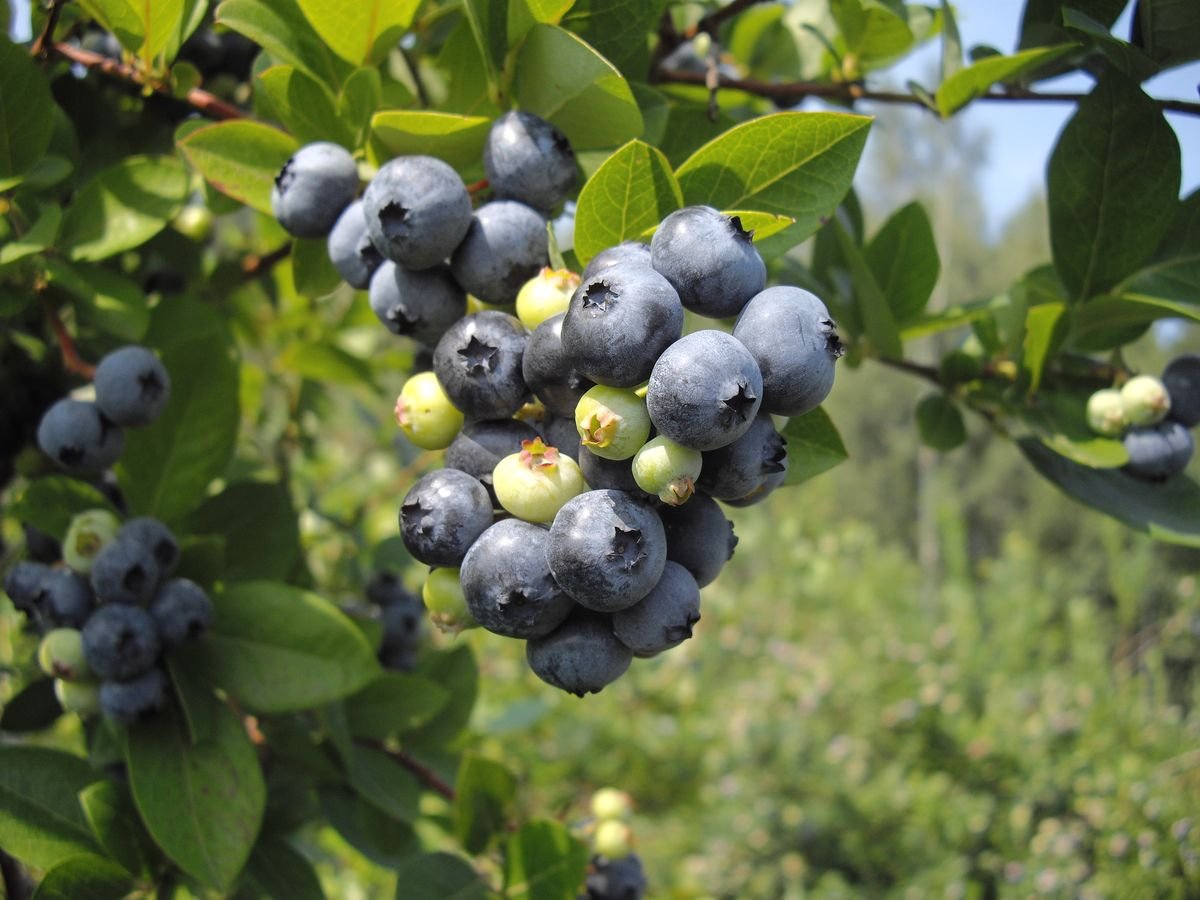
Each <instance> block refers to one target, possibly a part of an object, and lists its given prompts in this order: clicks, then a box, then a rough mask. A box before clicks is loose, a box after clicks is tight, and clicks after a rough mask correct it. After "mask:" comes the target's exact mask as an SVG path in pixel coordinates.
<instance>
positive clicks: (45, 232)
mask: <svg viewBox="0 0 1200 900" xmlns="http://www.w3.org/2000/svg"><path fill="white" fill-rule="evenodd" d="M3 102H4V101H3V100H0V104H2V103H3ZM62 219H63V211H62V207H61V206H55V205H50V206H47V207H45V208H44V209H43V210H42V212H41V214H40V215H39V216H38V217H37V221H36V222H34V223H33V225H32V226H31V227H30V228H29V230H28V231H26V232H25V234H23V235H21V236H20V237H13V238H12V239H11V240H9V241H8V242H7V243H5V244H3V245H2V246H0V266H7V265H9V264H10V263H14V262H16V261H17V260H19V259H24V258H25V257H27V256H33V254H35V253H41V252H42V251H43V250H45V249H46V248H47V247H49V246H50V245H51V244H53V243H54V239H55V238H56V237H58V229H59V226H60V225H62Z"/></svg>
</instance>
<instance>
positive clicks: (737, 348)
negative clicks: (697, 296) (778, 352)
mask: <svg viewBox="0 0 1200 900" xmlns="http://www.w3.org/2000/svg"><path fill="white" fill-rule="evenodd" d="M762 396H763V382H762V375H761V374H760V373H759V371H758V364H757V363H756V362H755V361H754V357H752V356H751V355H750V351H749V350H747V349H746V348H745V347H744V346H743V345H742V344H741V342H739V341H738V340H737V339H736V338H734V337H732V336H731V335H728V334H726V333H725V332H723V331H713V330H705V331H694V332H692V333H691V334H689V335H687V336H685V337H682V338H680V339H679V340H678V341H676V342H675V343H674V344H672V345H671V346H670V347H668V348H667V349H666V351H665V352H664V353H663V355H662V356H661V357H659V360H658V362H657V363H655V364H654V370H653V371H652V372H651V373H650V385H649V388H648V389H647V391H646V409H647V410H648V411H649V413H650V421H651V422H653V423H654V427H655V428H656V429H658V432H659V434H663V435H666V436H667V437H669V438H670V439H671V440H673V441H674V442H675V443H677V444H681V445H683V446H684V447H689V448H691V449H692V450H700V451H705V450H715V449H717V448H718V447H724V446H725V445H726V444H731V443H733V442H734V441H736V440H737V439H738V438H740V437H741V436H742V435H743V434H745V433H746V432H747V431H748V430H749V429H750V426H751V425H752V424H753V423H754V417H755V416H756V415H758V410H759V406H760V404H761V403H762Z"/></svg>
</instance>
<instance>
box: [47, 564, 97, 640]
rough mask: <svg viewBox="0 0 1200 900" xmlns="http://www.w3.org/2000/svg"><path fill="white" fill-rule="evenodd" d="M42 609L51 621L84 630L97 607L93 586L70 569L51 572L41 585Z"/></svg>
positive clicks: (48, 620)
mask: <svg viewBox="0 0 1200 900" xmlns="http://www.w3.org/2000/svg"><path fill="white" fill-rule="evenodd" d="M37 603H38V608H39V610H40V612H41V614H42V616H43V617H44V618H45V619H46V621H47V622H50V623H53V624H55V625H59V626H65V627H67V628H82V627H83V625H84V623H85V622H87V621H88V617H89V616H91V614H92V610H94V609H95V608H96V598H95V595H94V594H93V593H92V588H91V585H89V584H88V582H87V579H86V578H84V577H83V576H82V575H79V574H77V573H75V572H72V571H71V570H70V569H51V570H50V571H49V572H48V573H47V574H46V577H45V579H44V580H43V581H42V584H41V593H40V594H39V596H38V598H37Z"/></svg>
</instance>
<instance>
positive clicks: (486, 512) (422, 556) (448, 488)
mask: <svg viewBox="0 0 1200 900" xmlns="http://www.w3.org/2000/svg"><path fill="white" fill-rule="evenodd" d="M491 524H492V498H491V497H490V496H489V495H488V492H487V489H486V488H485V487H484V486H483V484H482V483H480V481H479V479H477V478H475V477H473V476H471V475H468V474H467V473H466V472H460V471H459V470H458V469H438V470H436V471H434V472H430V473H429V474H427V475H423V476H422V477H421V478H420V479H418V481H417V482H416V484H414V485H413V486H412V488H411V489H410V490H409V492H408V494H407V495H405V497H404V503H403V504H401V506H400V536H401V538H402V539H403V540H404V546H405V547H406V548H407V549H408V552H409V553H411V554H412V555H413V557H414V558H415V559H417V560H419V561H420V562H423V563H425V565H427V566H458V565H460V564H461V563H462V560H463V556H465V555H466V552H467V549H468V548H469V547H470V546H471V544H473V543H474V542H475V539H476V538H478V537H479V535H481V534H483V532H484V531H485V530H487V528H488V527H489V526H490V525H491Z"/></svg>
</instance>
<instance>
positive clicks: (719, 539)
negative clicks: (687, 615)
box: [659, 494, 738, 587]
mask: <svg viewBox="0 0 1200 900" xmlns="http://www.w3.org/2000/svg"><path fill="white" fill-rule="evenodd" d="M659 517H660V518H661V519H662V523H663V529H664V530H665V532H666V535H667V559H669V560H671V561H673V562H677V563H679V564H680V565H682V566H683V567H684V568H686V569H687V570H688V571H689V572H691V573H692V577H693V578H695V579H696V583H697V584H698V585H699V586H700V587H704V586H705V585H706V584H712V583H713V582H714V581H716V579H717V575H719V574H720V572H721V569H722V568H724V566H725V563H727V562H729V560H731V559H732V558H733V551H734V548H735V547H737V542H738V539H737V535H736V534H734V533H733V523H732V522H730V521H729V520H728V519H727V518H725V513H723V512H722V511H721V507H720V506H718V505H717V502H716V501H715V500H713V499H712V498H711V497H708V496H706V495H704V494H696V495H694V496H693V497H692V499H690V500H689V501H688V502H687V503H685V504H683V505H682V506H676V507H664V508H663V509H661V510H659Z"/></svg>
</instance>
